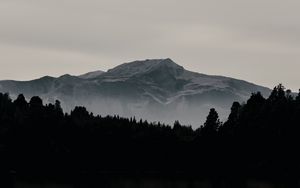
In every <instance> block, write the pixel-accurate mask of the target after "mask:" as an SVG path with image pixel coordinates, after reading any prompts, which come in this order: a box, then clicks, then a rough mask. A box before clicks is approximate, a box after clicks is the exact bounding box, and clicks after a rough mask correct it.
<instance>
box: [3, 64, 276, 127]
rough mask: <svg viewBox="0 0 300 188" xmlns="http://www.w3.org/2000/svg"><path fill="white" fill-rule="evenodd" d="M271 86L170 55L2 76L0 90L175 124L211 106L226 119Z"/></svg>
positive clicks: (200, 117)
mask: <svg viewBox="0 0 300 188" xmlns="http://www.w3.org/2000/svg"><path fill="white" fill-rule="evenodd" d="M257 91H260V92H261V93H262V94H263V95H265V96H267V95H268V94H269V93H270V90H269V89H268V88H265V87H261V86H258V85H255V84H252V83H249V82H246V81H242V80H237V79H233V78H228V77H223V76H210V75H205V74H200V73H195V72H191V71H188V70H185V69H184V68H183V67H182V66H179V65H177V64H176V63H174V62H173V61H172V60H171V59H153V60H144V61H134V62H131V63H124V64H122V65H119V66H117V67H115V68H113V69H110V70H108V71H107V72H102V71H95V72H90V73H87V74H83V75H80V76H71V75H63V76H61V77H58V78H53V77H42V78H40V79H37V80H32V81H27V82H19V81H0V92H9V93H11V94H12V95H17V94H19V93H23V94H25V96H27V98H29V97H31V96H33V95H39V96H41V97H42V98H43V99H44V101H45V102H53V101H54V100H55V99H59V100H61V101H62V104H63V106H64V108H65V110H67V111H69V110H70V109H72V108H73V107H74V106H76V105H84V106H86V107H87V108H88V109H89V110H91V111H92V112H94V113H96V114H101V115H108V114H119V115H121V116H127V117H129V116H136V117H137V118H143V119H148V120H150V121H163V122H166V123H173V122H174V121H175V120H177V119H179V120H180V121H181V122H183V123H186V124H192V125H193V126H195V127H197V126H198V125H199V124H200V123H202V122H203V121H204V120H205V118H206V115H207V113H208V111H209V108H212V107H214V108H216V109H217V110H218V112H219V114H220V116H221V119H222V120H224V119H225V118H226V116H227V115H228V113H229V110H230V106H231V104H232V102H233V101H239V102H243V101H245V100H247V98H248V97H249V96H250V95H251V93H253V92H257Z"/></svg>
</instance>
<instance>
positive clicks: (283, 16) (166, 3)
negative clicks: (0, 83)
mask: <svg viewBox="0 0 300 188" xmlns="http://www.w3.org/2000/svg"><path fill="white" fill-rule="evenodd" d="M299 10H300V1H299V0H226V1H225V0H218V1H217V0H185V1H184V0H180V1H179V0H147V1H145V0H107V1H106V0H26V1H25V0H0V79H16V80H29V79H33V78H37V77H40V76H44V75H51V76H58V75H62V74H65V73H69V74H74V75H77V74H81V73H85V72H88V71H94V70H104V71H105V70H107V69H109V68H112V67H114V66H116V65H118V64H121V63H123V62H129V61H132V60H141V59H152V58H166V57H169V58H171V59H173V60H174V61H175V62H176V63H178V64H180V65H182V66H184V67H185V68H186V69H188V70H192V71H197V72H201V73H206V74H213V75H224V76H230V77H235V78H240V79H244V80H247V81H250V82H255V83H257V84H261V85H264V86H268V87H273V86H275V85H276V84H278V83H280V82H281V83H283V84H284V85H285V86H286V87H288V88H291V89H293V90H294V91H296V90H298V88H300V74H299V72H300V11H299Z"/></svg>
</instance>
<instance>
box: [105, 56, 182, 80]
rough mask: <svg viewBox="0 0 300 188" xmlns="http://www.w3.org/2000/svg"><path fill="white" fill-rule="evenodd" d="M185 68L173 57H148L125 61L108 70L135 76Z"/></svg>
mask: <svg viewBox="0 0 300 188" xmlns="http://www.w3.org/2000/svg"><path fill="white" fill-rule="evenodd" d="M165 69H172V70H183V67H182V66H180V65H178V64H176V63H175V62H174V61H173V60H172V59H170V58H166V59H146V60H139V61H133V62H129V63H124V64H122V65H119V66H117V67H115V68H113V69H110V70H108V72H107V73H108V74H110V75H118V76H126V77H127V76H128V77H130V76H133V75H137V74H145V73H148V72H151V71H154V70H165Z"/></svg>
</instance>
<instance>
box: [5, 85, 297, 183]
mask: <svg viewBox="0 0 300 188" xmlns="http://www.w3.org/2000/svg"><path fill="white" fill-rule="evenodd" d="M99 108H101V107H99ZM299 150H300V91H299V94H297V95H294V94H293V93H292V92H291V91H290V90H286V89H285V88H284V86H282V85H281V84H280V85H278V86H276V87H275V88H274V89H273V91H272V92H271V94H270V96H269V97H268V98H264V97H263V96H262V95H261V94H260V93H259V92H258V93H253V94H252V95H251V97H250V98H249V99H248V101H246V102H245V103H243V104H240V103H238V102H233V104H232V107H231V113H230V115H229V117H228V119H227V121H225V122H221V121H220V120H219V117H218V113H217V112H216V110H215V109H210V112H209V114H208V116H207V120H206V122H205V123H204V124H203V125H199V128H198V129H196V130H194V129H192V127H191V126H185V125H181V124H180V122H179V121H175V123H174V125H172V126H170V125H165V124H163V123H159V122H156V123H151V122H147V121H146V120H137V119H136V118H134V117H132V118H122V117H119V116H106V117H102V116H100V115H94V114H92V113H90V112H88V110H87V109H86V108H85V107H75V108H74V109H73V110H72V111H71V112H70V113H64V112H63V110H62V108H61V106H60V102H59V101H56V102H55V103H54V104H43V101H42V99H41V98H40V97H38V96H34V97H32V98H31V99H30V100H29V101H26V99H25V97H24V96H23V95H22V94H20V95H19V96H18V97H17V98H16V99H15V100H12V99H11V98H10V96H9V94H7V93H6V94H3V93H0V155H1V163H0V165H1V173H6V174H9V173H15V174H26V175H28V174H35V175H41V176H43V175H45V176H55V177H67V176H70V174H76V173H90V174H95V173H127V174H128V173H132V174H140V173H145V174H147V173H152V174H159V175H168V176H170V175H178V174H179V175H182V176H193V177H201V178H218V177H228V178H232V177H240V178H251V177H253V178H263V179H276V178H281V179H284V178H286V179H300V174H299V172H300V154H299Z"/></svg>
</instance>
